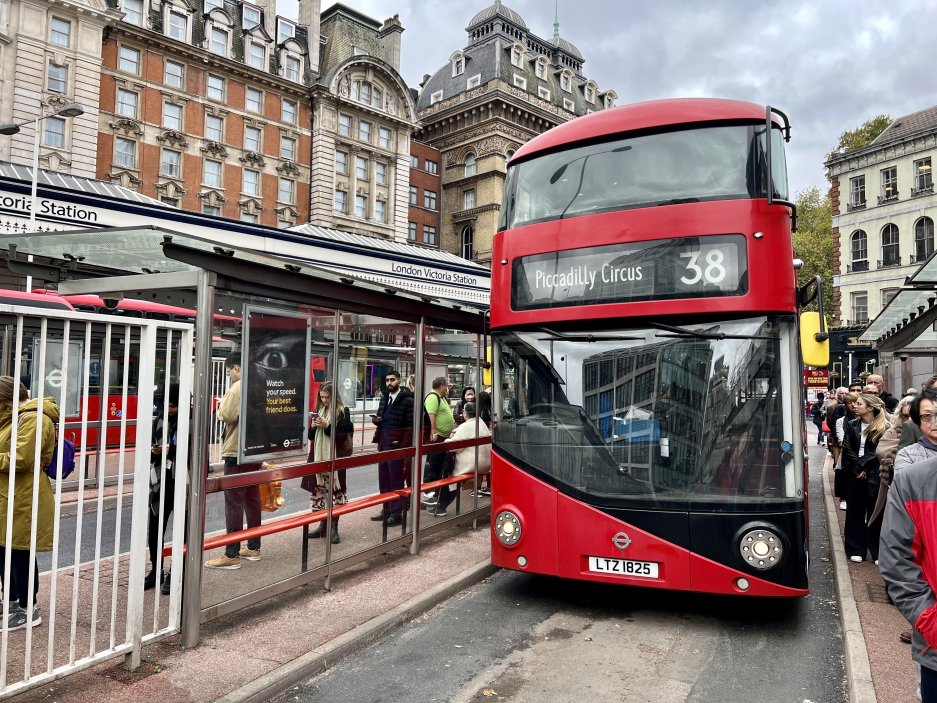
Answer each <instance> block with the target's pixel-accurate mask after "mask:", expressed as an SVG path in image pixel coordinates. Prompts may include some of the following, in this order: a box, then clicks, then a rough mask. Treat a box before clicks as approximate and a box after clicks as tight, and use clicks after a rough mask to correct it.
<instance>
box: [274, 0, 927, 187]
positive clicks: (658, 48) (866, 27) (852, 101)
mask: <svg viewBox="0 0 937 703" xmlns="http://www.w3.org/2000/svg"><path fill="white" fill-rule="evenodd" d="M346 4H348V5H349V6H352V7H354V8H355V9H356V10H358V11H360V12H363V13H364V14H366V15H369V16H371V17H374V18H375V19H377V20H378V21H382V20H384V19H386V18H387V17H390V16H392V15H394V14H399V15H400V19H401V22H402V23H403V26H404V27H405V28H406V31H405V32H404V35H403V38H402V42H403V46H402V64H403V65H402V67H401V68H402V71H401V72H402V73H403V76H404V78H405V80H406V81H407V82H408V84H409V85H410V86H411V87H417V86H418V85H419V82H420V80H422V76H423V75H424V74H426V73H429V74H432V73H434V72H435V71H436V70H437V69H439V67H440V66H442V65H443V64H445V63H446V61H447V60H448V57H449V55H450V54H451V53H452V52H453V51H454V50H455V49H458V48H462V47H464V46H465V44H466V43H467V36H466V33H465V26H466V25H467V24H468V22H469V20H470V19H471V18H472V17H473V16H474V15H475V13H477V12H479V11H480V10H482V9H484V7H486V6H487V5H488V4H489V3H487V2H477V3H472V4H464V3H453V2H443V1H442V0H346ZM505 4H506V5H507V6H509V7H510V8H511V9H512V10H515V11H516V12H518V13H520V15H521V16H522V17H523V18H524V19H525V21H526V22H527V25H528V26H529V27H530V29H531V31H532V32H534V33H537V34H539V35H540V36H542V37H549V36H552V33H553V3H544V2H535V0H510V1H508V2H506V3H505ZM278 5H279V11H280V13H281V14H284V15H287V16H294V17H295V14H296V10H295V6H296V2H295V0H281V1H280V2H279V3H278ZM330 5H331V3H328V2H327V1H326V2H324V3H323V7H324V8H325V7H329V6H330ZM559 19H560V33H561V35H562V36H563V37H564V38H565V39H567V40H569V41H571V42H572V43H573V44H575V45H576V46H577V47H579V49H580V51H581V52H582V53H583V55H584V56H585V58H586V64H585V67H584V72H585V73H586V75H588V76H589V77H590V78H594V79H595V80H596V81H597V82H598V84H599V86H600V88H602V89H607V88H613V89H614V90H615V91H616V92H617V93H618V96H619V100H618V103H619V104H625V103H630V102H638V101H642V100H651V99H657V98H669V97H697V96H706V97H731V98H738V99H742V100H750V101H753V102H758V103H765V104H769V103H770V104H771V105H775V106H777V107H778V108H780V109H782V110H784V111H785V112H786V113H787V114H788V115H789V116H790V118H791V123H792V125H793V139H792V141H791V143H790V144H789V146H788V166H789V169H790V173H791V187H792V190H794V191H799V190H802V189H804V188H807V187H810V186H818V187H820V188H825V187H826V179H825V175H824V170H823V159H824V156H825V155H826V153H827V152H828V151H829V150H830V149H832V148H833V147H834V146H835V145H836V143H837V141H838V140H839V135H840V134H841V133H842V132H844V131H846V130H848V129H853V128H854V127H856V126H857V125H859V124H861V123H862V122H864V121H865V120H867V119H869V118H871V117H874V116H875V115H878V114H881V113H887V114H890V115H892V116H893V117H898V116H900V115H904V114H908V113H911V112H915V111H917V110H920V109H922V108H925V107H929V106H931V105H934V104H937V71H934V70H933V69H932V63H933V62H932V58H931V54H932V51H931V50H930V47H931V46H932V43H933V38H932V36H931V34H932V28H933V27H934V26H935V25H937V4H932V3H921V2H919V1H915V0H894V1H893V2H891V3H889V4H888V6H887V9H885V8H884V6H874V7H873V6H872V5H871V4H865V3H856V2H855V1H854V0H853V1H847V0H826V1H825V2H816V1H815V0H801V1H794V2H788V3H784V4H781V5H779V4H777V3H757V2H751V1H750V0H719V1H718V2H715V3H706V4H698V3H690V2H688V1H687V0H683V2H674V1H672V0H671V1H670V2H667V1H664V2H656V3H646V2H635V1H634V0H631V1H629V2H616V3H610V2H608V1H607V0H576V1H575V2H571V1H570V0H560V1H559Z"/></svg>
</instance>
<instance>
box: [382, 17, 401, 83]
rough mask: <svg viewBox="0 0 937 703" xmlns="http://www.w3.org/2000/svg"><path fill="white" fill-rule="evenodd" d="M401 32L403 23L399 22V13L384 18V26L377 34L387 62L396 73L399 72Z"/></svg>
mask: <svg viewBox="0 0 937 703" xmlns="http://www.w3.org/2000/svg"><path fill="white" fill-rule="evenodd" d="M401 34H403V25H402V24H401V23H400V15H394V16H393V17H390V18H388V19H386V20H384V26H383V27H381V31H380V33H379V34H378V36H379V37H380V39H381V44H382V45H383V47H384V53H385V55H386V56H387V63H389V64H390V65H391V66H393V67H394V70H395V71H397V73H400V35H401Z"/></svg>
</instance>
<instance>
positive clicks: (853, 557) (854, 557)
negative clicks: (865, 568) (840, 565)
mask: <svg viewBox="0 0 937 703" xmlns="http://www.w3.org/2000/svg"><path fill="white" fill-rule="evenodd" d="M849 561H854V562H856V563H857V564H861V563H862V562H863V559H862V557H860V556H851V557H849Z"/></svg>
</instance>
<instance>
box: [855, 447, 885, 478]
mask: <svg viewBox="0 0 937 703" xmlns="http://www.w3.org/2000/svg"><path fill="white" fill-rule="evenodd" d="M880 465H881V462H880V461H879V458H878V457H877V456H876V455H875V452H869V453H868V454H863V455H862V456H860V457H859V458H858V459H857V460H856V471H855V472H856V475H858V474H861V473H862V472H863V471H864V472H865V475H866V476H867V477H868V476H871V475H872V472H873V471H876V472H877V471H878V470H879V467H880Z"/></svg>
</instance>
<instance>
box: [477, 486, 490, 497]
mask: <svg viewBox="0 0 937 703" xmlns="http://www.w3.org/2000/svg"><path fill="white" fill-rule="evenodd" d="M478 492H479V493H481V494H482V495H483V496H490V495H491V489H490V488H482V489H481V490H479V491H478Z"/></svg>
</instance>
